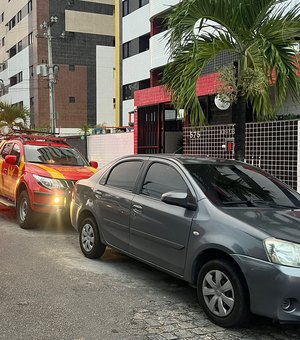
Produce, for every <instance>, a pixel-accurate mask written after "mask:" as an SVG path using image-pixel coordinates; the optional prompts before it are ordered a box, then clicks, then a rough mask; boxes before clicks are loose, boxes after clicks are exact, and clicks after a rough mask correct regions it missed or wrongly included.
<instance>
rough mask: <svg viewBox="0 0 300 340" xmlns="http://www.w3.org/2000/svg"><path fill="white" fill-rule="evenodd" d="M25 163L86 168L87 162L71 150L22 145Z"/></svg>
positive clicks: (59, 147)
mask: <svg viewBox="0 0 300 340" xmlns="http://www.w3.org/2000/svg"><path fill="white" fill-rule="evenodd" d="M24 152H25V161H26V162H30V163H43V164H54V165H72V166H76V165H77V166H86V165H88V163H87V161H86V160H85V159H84V158H83V157H82V156H81V155H80V153H79V152H78V151H77V150H75V149H72V148H69V147H68V148H66V147H61V146H49V145H24Z"/></svg>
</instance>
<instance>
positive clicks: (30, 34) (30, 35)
mask: <svg viewBox="0 0 300 340" xmlns="http://www.w3.org/2000/svg"><path fill="white" fill-rule="evenodd" d="M32 38H33V34H32V32H31V33H29V34H28V45H31V44H32Z"/></svg>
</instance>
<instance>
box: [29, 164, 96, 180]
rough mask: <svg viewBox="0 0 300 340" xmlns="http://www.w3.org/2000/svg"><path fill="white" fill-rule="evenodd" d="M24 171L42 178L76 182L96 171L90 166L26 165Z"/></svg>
mask: <svg viewBox="0 0 300 340" xmlns="http://www.w3.org/2000/svg"><path fill="white" fill-rule="evenodd" d="M25 171H26V172H30V173H32V174H36V175H39V176H44V177H50V178H58V179H66V180H73V181H78V180H79V179H85V178H89V177H90V176H92V175H93V174H94V173H95V172H96V171H97V170H96V169H95V168H92V167H91V166H68V165H59V166H58V165H51V164H50V165H48V164H47V165H46V164H37V163H26V165H25Z"/></svg>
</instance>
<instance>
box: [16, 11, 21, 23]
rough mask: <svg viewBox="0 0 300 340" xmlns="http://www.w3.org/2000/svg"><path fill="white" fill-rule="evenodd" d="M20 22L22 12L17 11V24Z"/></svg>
mask: <svg viewBox="0 0 300 340" xmlns="http://www.w3.org/2000/svg"><path fill="white" fill-rule="evenodd" d="M21 20H22V11H19V12H18V14H17V22H20V21H21Z"/></svg>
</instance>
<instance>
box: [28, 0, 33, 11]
mask: <svg viewBox="0 0 300 340" xmlns="http://www.w3.org/2000/svg"><path fill="white" fill-rule="evenodd" d="M31 11H32V0H29V1H28V3H27V12H28V13H30V12H31Z"/></svg>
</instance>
